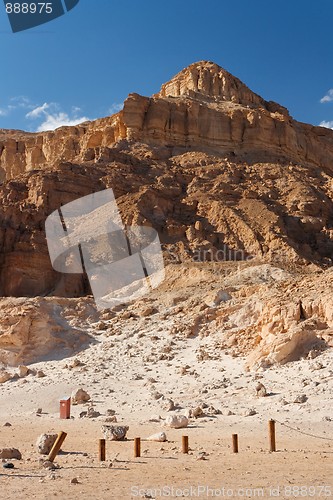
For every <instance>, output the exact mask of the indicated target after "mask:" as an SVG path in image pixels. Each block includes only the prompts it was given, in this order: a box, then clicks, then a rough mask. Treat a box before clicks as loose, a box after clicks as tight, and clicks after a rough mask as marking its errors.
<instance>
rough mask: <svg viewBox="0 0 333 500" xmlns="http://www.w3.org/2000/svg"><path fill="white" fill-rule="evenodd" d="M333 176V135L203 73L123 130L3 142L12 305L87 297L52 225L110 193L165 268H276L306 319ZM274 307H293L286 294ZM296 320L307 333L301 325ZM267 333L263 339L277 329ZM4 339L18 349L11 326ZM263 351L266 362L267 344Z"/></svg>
mask: <svg viewBox="0 0 333 500" xmlns="http://www.w3.org/2000/svg"><path fill="white" fill-rule="evenodd" d="M332 165H333V131H331V130H328V129H325V128H321V127H314V126H312V125H307V124H303V123H299V122H297V121H295V120H294V119H293V118H292V117H291V116H290V115H289V113H288V111H287V110H286V109H285V108H284V107H282V106H280V105H279V104H276V103H274V102H271V101H269V102H268V101H265V100H264V99H263V98H261V97H260V96H258V95H257V94H255V93H254V92H252V91H251V90H250V89H248V88H247V87H246V85H244V84H243V83H242V82H241V81H240V80H238V79H237V78H235V77H234V76H232V75H231V74H230V73H228V72H227V71H225V70H224V69H222V68H221V67H219V66H218V65H216V64H214V63H211V62H205V61H203V62H199V63H195V64H192V65H190V66H189V67H188V68H186V69H184V70H183V71H181V72H180V73H179V74H178V75H176V76H175V77H174V78H172V80H170V81H169V82H168V83H166V84H164V85H162V88H161V90H160V92H159V93H157V94H155V95H153V96H152V97H143V96H140V95H138V94H130V95H129V97H128V98H127V99H126V101H125V102H124V107H123V109H122V110H121V111H120V112H119V113H117V114H115V115H113V116H111V117H107V118H103V119H99V120H96V121H94V122H87V123H84V124H81V125H78V126H75V127H62V128H60V129H57V130H55V131H52V132H45V133H35V134H32V133H26V132H22V131H12V130H2V131H0V181H1V185H0V195H1V206H0V245H1V246H0V296H14V297H21V296H29V297H34V296H51V297H52V296H62V297H78V296H81V295H85V294H89V292H90V289H89V284H88V283H87V280H86V279H85V277H84V276H82V275H70V276H68V275H61V274H59V273H57V272H55V271H54V270H53V269H52V266H51V263H50V260H49V256H48V252H47V245H46V239H45V227H44V224H45V219H46V217H47V216H48V215H49V214H50V213H51V212H52V211H54V210H56V209H57V208H58V207H59V206H61V205H62V204H65V203H68V202H69V201H72V200H74V199H76V198H79V197H81V196H84V195H87V194H89V193H92V192H95V191H99V190H103V189H105V188H109V187H112V189H113V190H114V192H115V195H116V197H117V201H118V206H119V208H120V210H121V213H122V217H123V220H124V222H125V223H126V224H136V223H138V224H144V225H150V226H153V227H154V228H155V229H156V230H157V231H158V232H159V235H160V238H161V241H162V243H163V249H164V253H165V261H166V263H170V264H172V265H176V266H177V265H178V266H179V269H180V267H181V266H180V265H179V264H180V263H183V264H184V263H186V265H190V267H191V265H192V266H194V267H200V266H205V265H207V266H209V265H210V264H209V263H211V264H212V265H213V262H218V261H225V260H230V261H233V260H238V261H240V260H247V259H254V261H255V262H256V264H258V262H259V263H261V264H263V263H264V262H270V263H271V264H273V265H275V266H279V267H280V268H283V269H285V270H287V271H288V273H295V280H298V279H299V273H301V275H302V280H303V281H302V286H301V290H302V291H301V292H295V303H296V305H297V304H298V302H299V299H300V295H304V294H306V289H307V287H306V284H305V281H304V280H306V279H307V278H306V277H304V276H305V274H306V275H307V276H312V275H313V276H315V277H316V280H318V282H320V280H321V278H320V277H318V276H319V275H320V273H322V270H325V268H327V267H329V266H331V265H332V263H333V262H332V258H333V166H332ZM311 273H312V274H311ZM318 273H319V274H318ZM326 273H329V271H325V273H324V274H325V280H324V281H325V283H330V274H326ZM317 274H318V276H317ZM288 276H289V278H288V280H289V281H288V287H289V288H290V286H291V285H290V282H292V280H293V278H292V277H291V275H288ZM308 279H312V277H311V278H308ZM290 280H291V281H290ZM200 286H201V287H203V288H204V287H205V285H204V283H201V285H200ZM289 288H288V290H289ZM204 291H205V293H206V291H207V290H204ZM244 293H245V292H244ZM246 293H247V292H246ZM246 293H245V296H246ZM276 294H277V295H276V296H279V297H281V300H282V297H283V290H279V291H276ZM240 296H241V295H240ZM276 296H275V295H274V294H273V295H270V296H269V299H268V298H267V300H269V301H271V302H269V304H272V303H274V300H275V299H274V297H276ZM261 300H264V296H262V297H261ZM290 300H292V301H293V300H294V299H293V298H292V297H290ZM311 300H312V299H310V298H309V300H308V302H309V301H310V302H311ZM311 303H312V302H311ZM47 304H48V303H47ZM316 304H317V303H316ZM7 305H8V303H7V302H6V307H7ZM34 307H35V306H34ZM36 307H37V306H36ZM47 307H49V306H47ZM262 307H264V305H263V306H262ZM267 307H269V306H268V305H267ZM292 307H293V306H292ZM295 307H296V306H295ZM30 309H31V308H30ZM30 309H29V310H30ZM46 309H47V308H46ZM250 309H251V308H250ZM296 309H297V307H296ZM17 310H19V308H17ZM254 310H255V307H254ZM293 310H294V309H293ZM311 311H312V312H311ZM313 311H317V312H318V311H319V312H320V314H319V313H318V314H319V316H320V318H321V319H320V320H319V319H318V318H319V316H318V318H317V319H318V322H319V323H320V321H321V322H324V323H325V324H326V327H327V328H330V326H331V316H330V312H327V311H323V305H322V303H320V304H319V305H318V304H317V305H316V306H313V307H312V305H311V304H310V305H309V304H308V305H307V312H305V313H304V314H305V315H306V317H307V318H309V317H311V315H313V314H316V313H314V312H313ZM26 313H27V312H26V311H25V312H24V311H23V310H21V311H20V313H18V314H26ZM242 314H243V313H242ZM242 314H241V316H242ZM279 314H280V316H281V315H282V316H283V314H282V313H281V310H280V312H279ZM282 316H281V318H282ZM269 317H270V318H271V320H272V323H274V321H275V320H274V318H272V316H269ZM281 318H280V320H281V322H282V323H283V319H281ZM290 318H291V322H294V323H295V322H296V323H295V325H296V324H297V321H299V320H300V319H301V318H300V317H299V318H298V319H297V314H296V313H295V314H294V315H293V314H291V316H290ZM266 319H267V318H266ZM303 319H304V318H303ZM257 320H258V322H259V323H260V325H261V326H260V325H259V323H258V324H257V323H256V326H255V329H256V331H257V333H258V330H259V331H261V329H262V328H264V329H265V327H264V324H265V321H266V320H265V318H262V319H260V318H259V317H258V318H257ZM280 320H279V321H280ZM214 321H215V319H214ZM279 321H278V323H274V324H278V325H279V326H278V328H280V329H281V328H282V326H281V325H282V323H281V322H280V323H279ZM294 323H293V324H294ZM324 323H322V324H324ZM17 324H18V323H17ZM44 324H47V321H46V320H45V321H44ZM59 325H61V321H60V320H59V322H58V327H57V328H60V326H59ZM295 325H294V326H295ZM296 326H297V325H296ZM296 326H295V328H296ZM3 328H4V330H5V331H6V332H7V333H8V334H9V337H8V338H11V337H10V332H11V331H13V325H12V323H11V322H9V323H8V321H7V320H6V321H5V322H4V323H3ZM8 328H9V329H8ZM251 328H252V327H251ZM251 328H250V329H249V330H248V332H250V333H251V332H252V333H253V331H252V330H251ZM272 328H273V330H272V331H274V332H275V333H277V332H276V328H275V327H272ZM282 329H283V331H284V332H287V331H288V328H287V327H286V325H284V326H283V328H282ZM313 329H314V330H316V328H315V327H314V328H312V330H313ZM28 330H29V329H28ZM296 330H297V328H296ZM265 331H266V332H268V331H271V330H269V329H268V330H267V329H266V330H265ZM297 332H299V331H298V330H297ZM297 332H296V333H297ZM7 333H6V335H7ZM250 333H249V335H250ZM252 333H251V335H252ZM295 335H296V337H297V335H299V333H297V334H295ZM314 336H316V335H315V334H314ZM28 337H29V333H27V338H28ZM6 338H7V337H6ZM8 338H7V340H6V342H7V344H6V345H8ZM256 338H257V337H256ZM303 338H304V336H303ZM307 338H310V339H312V340H313V335H312V334H311V335H309V336H308V337H307ZM316 338H317V337H316ZM250 344H251V343H250ZM268 344H269V342H268ZM282 344H283V343H282ZM261 347H262V348H263V349H264V350H265V352H266V354H267V345H266V347H264V341H263V343H262V344H261ZM284 357H285V358H286V359H287V358H288V354H286V355H285V356H284ZM29 359H30V358H29Z"/></svg>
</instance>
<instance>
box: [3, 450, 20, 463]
mask: <svg viewBox="0 0 333 500" xmlns="http://www.w3.org/2000/svg"><path fill="white" fill-rule="evenodd" d="M0 458H4V459H6V460H11V459H13V458H14V459H16V460H21V459H22V455H21V452H20V451H19V450H18V449H16V448H1V449H0Z"/></svg>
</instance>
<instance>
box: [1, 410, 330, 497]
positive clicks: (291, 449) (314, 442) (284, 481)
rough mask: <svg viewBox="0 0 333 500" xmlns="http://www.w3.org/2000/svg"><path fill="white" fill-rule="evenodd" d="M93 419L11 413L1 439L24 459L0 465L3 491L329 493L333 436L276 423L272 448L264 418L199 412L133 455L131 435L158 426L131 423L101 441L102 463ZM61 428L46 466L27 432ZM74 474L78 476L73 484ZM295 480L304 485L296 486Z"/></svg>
mask: <svg viewBox="0 0 333 500" xmlns="http://www.w3.org/2000/svg"><path fill="white" fill-rule="evenodd" d="M128 421H129V420H128ZM99 427H100V426H99V424H98V423H97V422H92V421H79V420H72V421H59V420H58V419H57V416H55V415H54V416H48V415H42V416H41V417H36V418H35V421H34V422H32V421H30V422H27V421H24V420H23V419H21V418H17V419H12V427H4V428H3V429H2V431H1V441H3V442H10V443H11V444H13V445H17V446H18V447H19V448H20V449H21V451H22V453H23V455H24V459H23V460H22V461H20V462H17V461H14V462H16V463H15V469H12V470H5V469H4V470H3V471H2V473H1V483H2V497H3V498H36V499H44V498H84V499H91V498H96V499H110V498H112V499H119V500H121V499H127V498H128V499H134V498H163V495H161V494H160V491H158V490H162V492H163V488H164V497H166V498H167V497H169V498H170V497H171V498H186V497H190V498H196V497H198V496H199V497H202V498H209V497H212V498H214V497H215V498H216V497H220V498H238V497H243V498H258V497H261V498H273V497H274V496H278V497H279V498H297V497H302V498H313V497H315V498H329V497H330V496H332V495H333V483H332V477H333V464H332V454H333V442H329V441H323V440H318V439H315V438H310V437H306V436H303V437H302V436H301V435H298V434H297V433H296V434H295V433H294V432H293V431H289V430H288V429H286V428H282V427H280V426H279V425H278V426H277V429H276V430H277V446H278V451H277V452H276V453H270V452H269V451H268V438H267V426H266V423H265V425H261V424H259V423H258V422H255V421H253V420H248V421H247V422H244V423H239V422H238V423H237V422H232V423H228V422H227V421H226V418H223V417H217V418H216V419H214V420H212V421H209V422H206V423H202V422H200V421H199V419H198V420H197V421H196V422H195V423H194V424H192V425H191V426H190V428H188V429H186V431H184V430H170V431H168V432H167V435H168V442H167V443H153V442H142V456H141V458H136V459H134V458H133V437H134V436H139V435H141V436H143V437H144V436H145V435H147V434H149V433H151V432H153V431H155V430H159V429H160V427H159V425H158V424H155V425H154V424H149V425H142V426H138V425H131V424H130V431H129V434H128V441H125V442H108V443H107V460H106V462H105V463H100V462H99V460H98V439H99V438H100V437H101V433H100V429H99ZM302 428H303V429H306V430H312V431H314V430H315V431H316V433H318V434H320V433H321V434H323V432H325V430H326V432H327V425H326V424H325V425H323V424H322V425H318V426H315V428H314V426H313V425H312V426H311V425H309V424H306V423H304V424H303V426H302ZM60 429H62V430H64V431H65V432H67V433H68V436H67V439H66V441H65V443H64V446H63V452H62V453H61V454H60V455H59V456H58V457H57V460H56V463H57V464H58V465H59V467H60V468H59V469H57V470H55V471H48V470H44V469H42V468H41V467H40V465H39V463H38V457H37V455H36V452H35V450H34V448H33V446H32V442H31V437H32V436H34V435H35V436H37V435H38V434H39V433H40V432H41V431H42V430H60ZM234 432H238V434H239V453H238V454H233V453H232V452H231V448H230V444H231V434H232V433H234ZM184 433H186V434H187V435H188V436H189V443H190V453H189V454H188V455H184V454H182V453H181V449H180V442H181V436H182V434H184ZM202 452H205V453H206V455H205V458H206V459H205V460H198V458H199V456H200V453H202ZM84 454H86V455H84ZM110 464H112V467H110ZM74 477H75V478H77V479H78V481H79V484H71V482H70V481H71V479H73V478H74ZM301 486H303V489H302V490H300V489H297V487H301ZM324 486H326V488H323V487H324ZM191 487H192V488H193V490H192V491H191V490H190V488H191ZM172 488H173V489H172ZM207 488H209V489H207ZM223 488H224V490H223ZM291 488H294V489H291ZM154 490H157V491H154ZM190 493H191V494H190ZM274 494H275V495H274Z"/></svg>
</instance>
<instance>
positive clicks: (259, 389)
mask: <svg viewBox="0 0 333 500" xmlns="http://www.w3.org/2000/svg"><path fill="white" fill-rule="evenodd" d="M256 394H257V396H258V397H265V396H267V391H266V387H265V386H264V384H262V383H261V382H259V384H257V386H256Z"/></svg>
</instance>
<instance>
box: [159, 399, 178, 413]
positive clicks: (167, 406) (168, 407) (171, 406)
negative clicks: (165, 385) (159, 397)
mask: <svg viewBox="0 0 333 500" xmlns="http://www.w3.org/2000/svg"><path fill="white" fill-rule="evenodd" d="M162 409H163V410H165V411H174V410H175V409H176V407H175V403H174V402H173V401H172V399H166V400H165V401H163V403H162Z"/></svg>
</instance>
